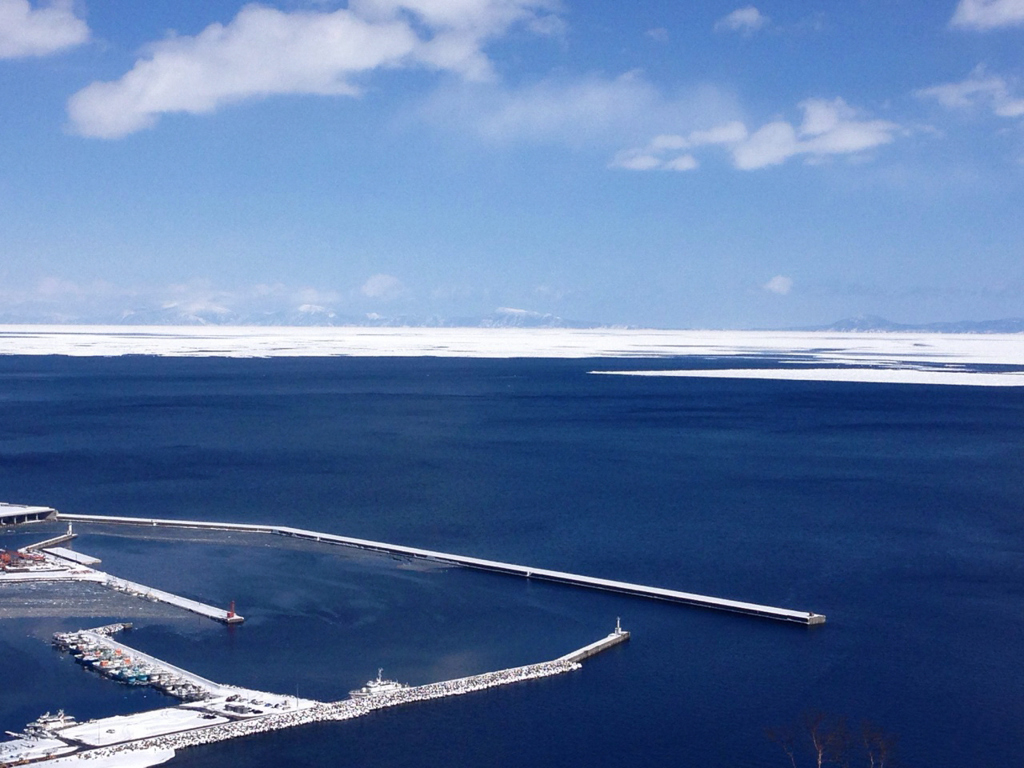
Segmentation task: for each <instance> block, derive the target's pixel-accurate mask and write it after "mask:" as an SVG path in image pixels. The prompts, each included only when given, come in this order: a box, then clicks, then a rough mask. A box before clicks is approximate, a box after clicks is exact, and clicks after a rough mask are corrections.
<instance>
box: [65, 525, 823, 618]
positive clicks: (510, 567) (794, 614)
mask: <svg viewBox="0 0 1024 768" xmlns="http://www.w3.org/2000/svg"><path fill="white" fill-rule="evenodd" d="M57 518H58V519H59V520H65V521H68V522H73V523H74V522H78V523H105V524H111V523H113V524H121V525H145V526H160V527H173V528H192V529H205V530H215V531H238V532H244V533H260V534H271V535H277V536H289V537H292V538H298V539H306V540H309V541H316V542H322V543H326V544H335V545H338V546H344V547H352V548H355V549H362V550H367V551H371V552H380V553H383V554H388V555H398V556H402V557H408V558H413V559H420V560H429V561H432V562H437V563H445V564H450V565H458V566H462V567H466V568H475V569H477V570H483V571H491V572H493V573H503V574H506V575H510V576H520V577H524V578H528V579H539V580H542V581H550V582H555V583H559V584H566V585H570V586H574V587H580V588H583V589H596V590H601V591H605V592H618V593H620V594H626V595H632V596H634V597H643V598H648V599H652V600H664V601H667V602H672V603H681V604H683V605H692V606H698V607H701V608H711V609H714V610H719V611H730V612H732V613H740V614H744V615H747V616H757V617H761V618H767V619H774V620H777V621H787V622H792V623H796V624H805V625H817V624H824V623H825V615H824V614H821V613H814V612H812V611H796V610H791V609H789V608H778V607H775V606H771V605H761V604H758V603H750V602H744V601H740V600H729V599H726V598H721V597H712V596H710V595H699V594H696V593H693V592H682V591H679V590H674V589H664V588H662V587H652V586H647V585H644V584H634V583H631V582H625V581H617V580H614V579H603V578H597V577H594V576H584V575H581V574H577V573H568V572H565V571H555V570H550V569H547V568H533V567H530V566H526V565H518V564H515V563H505V562H501V561H498V560H487V559H483V558H478V557H469V556H466V555H457V554H452V553H450V552H438V551H435V550H430V549H420V548H418V547H407V546H403V545H400V544H388V543H385V542H380V541H370V540H368V539H358V538H353V537H350V536H339V535H337V534H332V533H324V532H321V531H310V530H306V529H303V528H292V527H288V526H279V525H259V524H250V523H223V522H208V521H202V520H172V519H161V518H141V517H125V516H118V515H79V514H65V513H62V512H58V513H57Z"/></svg>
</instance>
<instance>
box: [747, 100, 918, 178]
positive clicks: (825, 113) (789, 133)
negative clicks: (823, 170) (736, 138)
mask: <svg viewBox="0 0 1024 768" xmlns="http://www.w3.org/2000/svg"><path fill="white" fill-rule="evenodd" d="M799 106H800V108H801V109H802V110H803V113H804V119H803V122H802V123H801V124H800V125H799V126H796V127H794V126H793V125H792V124H790V123H788V122H786V121H783V120H776V121H774V122H771V123H768V124H766V125H763V126H761V127H760V128H758V129H757V130H756V131H754V132H753V133H752V134H751V135H750V136H749V137H748V138H747V139H745V140H744V141H742V142H740V143H739V144H737V145H736V146H735V147H734V148H733V151H732V155H733V163H734V164H735V166H736V167H737V168H739V169H741V170H755V169H758V168H765V167H767V166H770V165H779V164H780V163H784V162H785V161H786V160H789V159H790V158H792V157H797V156H800V155H803V156H807V157H808V158H812V159H817V160H820V159H823V158H825V157H828V156H831V155H852V154H856V153H859V152H864V151H866V150H869V149H874V148H875V147H879V146H882V145H883V144H888V143H890V142H892V141H893V139H894V136H895V134H896V132H897V131H899V130H900V126H898V125H897V124H895V123H891V122H889V121H887V120H868V119H863V118H862V117H861V115H860V114H859V113H858V111H857V110H855V109H854V108H852V107H850V106H849V105H848V104H847V103H846V102H845V101H843V99H841V98H836V99H832V100H831V101H829V100H826V99H807V100H806V101H803V102H801V103H800V104H799Z"/></svg>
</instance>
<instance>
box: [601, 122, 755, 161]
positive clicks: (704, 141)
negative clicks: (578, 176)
mask: <svg viewBox="0 0 1024 768" xmlns="http://www.w3.org/2000/svg"><path fill="white" fill-rule="evenodd" d="M746 136H747V129H746V128H745V127H744V125H743V123H741V122H739V121H737V120H732V121H730V122H728V123H723V124H721V125H717V126H714V127H712V128H710V129H702V130H701V129H699V130H694V131H690V133H689V134H687V135H686V136H681V135H678V134H660V135H658V136H655V137H654V138H653V139H651V141H650V142H648V143H647V145H646V146H644V147H635V148H633V149H625V150H622V151H621V152H619V153H617V154H616V155H615V157H614V158H612V162H611V163H610V166H611V167H612V168H623V169H625V170H630V171H652V170H656V169H662V170H668V171H692V170H694V169H696V168H697V167H698V165H699V163H698V162H697V158H695V157H694V156H693V155H692V154H691V153H690V152H687V151H685V150H691V149H694V148H696V147H701V146H705V145H708V144H730V143H734V142H738V141H742V140H743V139H745V138H746Z"/></svg>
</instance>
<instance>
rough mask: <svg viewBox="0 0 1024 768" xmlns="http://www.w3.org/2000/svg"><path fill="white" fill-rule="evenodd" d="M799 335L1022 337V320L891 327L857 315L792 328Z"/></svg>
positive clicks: (882, 320) (880, 320) (881, 320)
mask: <svg viewBox="0 0 1024 768" xmlns="http://www.w3.org/2000/svg"><path fill="white" fill-rule="evenodd" d="M792 330H800V331H859V332H862V333H872V332H873V333H900V332H917V333H1024V318H1008V319H1005V320H960V321H957V322H952V323H894V322H892V321H891V320H886V319H885V318H884V317H878V316H877V315H859V316H857V317H849V318H846V319H845V320H839V321H837V322H834V323H831V324H829V325H819V326H813V327H806V328H794V329H792Z"/></svg>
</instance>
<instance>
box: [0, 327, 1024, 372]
mask: <svg viewBox="0 0 1024 768" xmlns="http://www.w3.org/2000/svg"><path fill="white" fill-rule="evenodd" d="M0 355H72V356H95V357H109V356H118V355H158V356H165V357H240V358H241V357H343V356H354V357H427V356H434V357H466V358H520V357H531V358H602V357H606V358H668V357H672V358H680V357H682V358H685V357H717V358H723V359H728V358H734V359H736V360H737V362H739V360H747V361H749V360H751V359H769V360H781V361H783V365H781V366H775V367H773V368H763V367H762V368H750V367H749V363H748V364H747V365H745V366H739V365H737V366H736V368H733V369H729V370H715V371H708V370H702V371H689V370H685V369H681V370H674V371H665V372H648V371H645V372H640V371H638V372H634V373H636V374H638V375H647V376H651V375H666V376H668V375H671V376H705V377H727V378H762V379H763V378H774V379H791V380H804V381H862V382H884V383H904V384H957V385H984V386H1021V385H1024V334H936V333H840V332H823V331H819V332H813V331H806V332H803V331H655V330H625V329H618V330H617V329H593V330H574V329H561V328H543V329H522V328H265V327H237V328H230V327H222V326H216V327H166V326H145V327H143V326H139V327H129V326H109V327H104V326H60V325H38V326H30V325H9V326H0ZM976 366H1000V367H1003V368H1009V369H1011V370H1004V371H998V372H994V371H991V370H985V371H978V370H972V368H974V367H976ZM1012 369H1018V370H1012ZM617 373H622V372H617Z"/></svg>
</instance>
